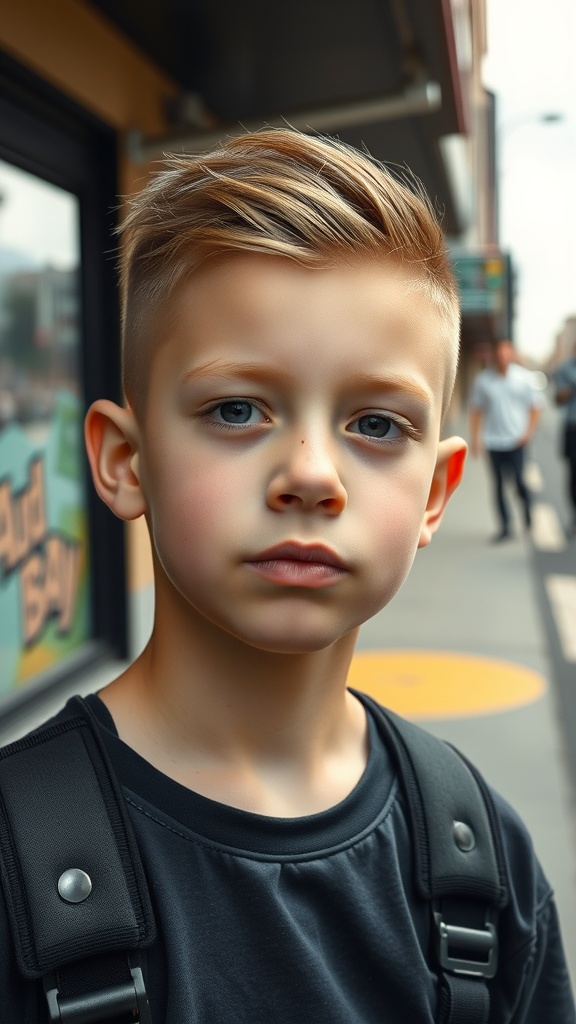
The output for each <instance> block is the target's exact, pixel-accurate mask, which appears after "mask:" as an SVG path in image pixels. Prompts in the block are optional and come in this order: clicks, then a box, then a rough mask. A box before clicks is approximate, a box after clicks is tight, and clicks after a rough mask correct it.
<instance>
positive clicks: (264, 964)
mask: <svg viewBox="0 0 576 1024" xmlns="http://www.w3.org/2000/svg"><path fill="white" fill-rule="evenodd" d="M88 700H89V703H90V706H91V708H92V710H93V711H94V713H95V715H96V717H97V718H98V720H99V722H100V725H101V729H102V735H103V737H104V741H105V743H106V747H107V749H108V752H109V755H110V757H111V760H112V764H113V766H114V768H115V770H116V772H117V775H118V778H119V780H120V782H121V785H122V789H123V792H124V795H125V799H126V802H127V805H128V808H129V813H130V817H131V820H132V823H133V826H134V830H135V833H136V837H137V840H138V844H139V847H140V851H141V855H142V859H143V862H144V867H145V871H146V874H147V877H148V882H149V885H150V891H151V897H152V902H153V905H154V911H155V916H156V921H157V927H158V940H157V941H156V943H155V944H154V946H152V947H151V948H150V949H149V950H148V951H147V953H146V959H145V964H144V968H145V975H146V985H147V990H148V994H149V999H150V1004H151V1012H152V1021H153V1024H175V1022H178V1024H223V1022H226V1024H294V1022H297V1024H351V1022H359V1024H386V1022H390V1024H432V1022H433V1021H435V1019H436V1009H437V1006H436V1004H437V978H436V975H435V971H434V957H433V954H432V953H431V918H430V908H429V906H428V904H427V903H426V902H424V901H422V900H421V899H419V898H418V896H417V894H416V893H415V891H414V887H413V880H412V851H411V843H410V833H409V829H408V824H407V814H406V807H405V801H404V796H403V794H402V792H401V790H400V787H399V783H398V780H397V778H396V777H395V774H394V770H393V767H392V765H391V762H390V760H389V757H388V752H387V749H386V745H385V743H384V741H383V739H382V737H381V736H380V734H379V732H378V729H377V726H376V723H375V719H374V717H373V716H372V714H370V703H369V702H367V708H368V722H369V738H370V755H369V759H368V764H367V767H366V770H365V772H364V774H363V776H362V778H361V779H360V781H359V783H358V785H357V786H356V787H355V788H354V790H353V791H352V792H351V793H350V794H349V796H348V797H347V798H346V799H345V800H343V801H342V802H341V803H339V804H338V805H337V806H335V807H333V808H331V809H329V810H327V811H324V812H322V813H320V814H314V815H311V816H309V817H303V818H296V819H285V818H270V817H265V816H262V815H258V814H251V813H249V812H246V811H241V810H238V809H236V808H232V807H228V806H225V805H223V804H220V803H217V802H215V801H213V800H209V799H208V798H206V797H203V796H201V795H199V794H197V793H194V792H192V791H191V790H189V789H187V788H186V787H184V786H181V785H179V784H178V783H176V782H174V781H173V780H171V779H169V778H168V777H166V776H165V775H163V774H162V773H161V772H159V771H157V770H156V769H155V768H153V767H152V766H151V765H150V764H149V763H148V762H147V761H145V760H144V759H143V758H141V757H140V756H139V755H138V754H136V753H135V752H134V751H133V750H132V749H131V748H129V747H128V746H126V744H124V743H123V742H122V741H121V740H120V739H119V738H118V736H117V734H116V730H115V728H114V723H113V721H112V718H111V716H110V714H109V712H108V711H107V709H106V707H105V706H104V704H103V703H102V702H101V701H100V700H99V699H98V698H97V697H95V696H92V697H90V698H88ZM496 801H497V807H498V810H499V813H500V815H501V817H502V821H503V825H504V835H505V847H506V855H507V857H508V860H509V863H510V872H511V878H512V880H513V885H512V890H513V891H512V898H511V901H510V904H509V906H508V908H507V909H506V910H505V911H504V912H503V914H502V915H501V919H500V927H499V934H500V949H501V955H500V969H499V971H498V975H497V977H496V979H495V980H494V981H493V982H491V983H490V986H491V1015H490V1021H491V1024H575V1022H576V1014H575V1011H574V1003H573V1000H572V995H571V992H570V985H569V981H568V977H567V972H566V967H565V963H564V957H563V953H562V947H561V941H560V936H559V931H558V923H557V918H556V912H555V907H554V903H553V900H552V894H551V891H550V887H549V885H548V883H547V881H546V879H545V878H544V876H543V873H542V871H541V869H540V867H539V865H538V863H537V861H536V859H535V857H534V854H533V851H532V846H531V842H530V839H529V836H528V834H527V833H526V830H525V828H524V826H523V825H522V824H521V822H520V821H519V820H518V818H517V817H516V815H515V814H514V812H513V811H512V810H511V809H510V808H509V807H508V805H507V804H505V802H504V801H503V800H502V799H501V798H500V797H496ZM7 930H8V929H7V921H6V912H5V907H4V903H3V901H2V902H0V949H2V950H8V953H7V955H6V956H4V955H2V959H1V962H0V1007H2V1008H3V1013H2V1021H3V1022H5V1024H12V1022H14V1024H42V1022H43V1021H44V1020H45V1019H46V1016H45V1011H44V1007H43V1004H42V999H43V996H41V997H40V996H38V995H37V988H36V987H35V986H33V985H31V984H30V983H26V982H24V981H23V979H20V978H19V977H18V975H17V973H16V967H15V963H14V960H13V952H12V950H11V943H10V941H9V939H8V936H7ZM7 1007H9V1012H8V1017H7V1018H6V1017H5V1016H4V1011H5V1010H6V1008H7Z"/></svg>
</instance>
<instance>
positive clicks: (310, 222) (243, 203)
mask: <svg viewBox="0 0 576 1024" xmlns="http://www.w3.org/2000/svg"><path fill="white" fill-rule="evenodd" d="M121 232H122V235H123V245H122V247H121V255H120V276H121V287H122V353H123V383H124V391H125V394H126V397H127V399H128V401H129V403H130V405H131V406H132V408H133V409H134V410H135V411H136V412H137V413H138V412H140V411H141V410H142V408H143V405H144V403H145V396H146V390H147V378H148V370H149V363H150V359H151V356H152V354H153V350H154V344H155V343H156V344H158V329H159V327H160V324H161V321H162V318H164V319H166V317H168V316H169V308H170V299H171V298H172V297H173V296H174V293H175V291H176V289H177V288H178V287H179V286H180V285H181V284H182V283H183V282H184V281H185V280H186V279H187V278H188V277H189V275H190V274H192V273H193V272H194V270H195V269H196V268H197V267H199V266H200V265H201V264H202V263H203V262H204V261H205V260H206V259H208V258H210V257H212V256H215V255H217V254H225V253H229V254H230V253H260V254H268V255H276V256H283V257H285V258H288V259H292V260H295V261H296V262H297V263H299V264H300V265H301V266H304V267H308V268H311V269H314V268H317V269H327V268H329V267H331V266H335V265H336V264H338V263H342V262H349V263H350V264H354V263H358V262H359V261H362V260H369V261H374V260H385V259H388V260H389V259H392V260H394V262H396V263H398V264H399V265H400V264H401V265H402V266H403V267H404V268H405V269H407V270H408V271H409V272H411V271H412V270H413V271H414V287H417V288H422V289H424V290H425V291H426V293H427V294H428V295H429V297H430V299H431V300H432V301H433V302H434V304H435V305H436V306H437V308H438V309H439V311H440V313H441V314H442V315H443V318H444V319H445V322H446V329H447V339H448V342H447V348H448V349H449V350H450V351H451V354H450V355H449V357H448V358H449V361H450V364H451V367H450V373H449V376H450V377H451V378H452V382H453V377H454V374H455V368H456V360H457V347H458V329H459V303H458V293H457V288H456V284H455V281H454V277H453V274H452V270H451V266H450V261H449V259H448V255H447V250H446V245H445V241H444V237H443V233H442V229H441V227H440V223H439V220H438V218H437V216H436V214H435V211H434V208H433V207H432V204H431V202H430V200H429V199H428V197H427V196H426V193H425V191H424V189H423V187H422V185H421V184H420V183H419V182H418V181H417V180H416V179H415V178H413V177H412V176H410V175H408V174H404V175H396V174H393V173H392V172H391V171H390V170H388V169H387V168H386V167H385V166H384V165H382V164H380V163H378V162H377V161H375V160H373V159H372V158H371V157H370V156H368V155H366V154H364V153H361V152H359V151H358V150H355V149H353V148H352V147H350V146H347V145H345V144H344V143H341V142H339V141H337V140H334V139H328V138H324V137H322V138H319V137H313V136H309V135H304V134H302V133H300V132H297V131H294V130H292V129H288V128H287V129H269V130H265V131H261V132H257V133H254V134H246V135H241V136H237V137H234V138H230V139H228V140H227V141H225V142H223V143H222V145H221V146H219V147H218V148H216V149H214V150H211V151H210V152H208V153H203V154H198V155H190V156H171V157H169V158H167V159H166V160H165V162H164V163H163V166H162V169H161V170H160V171H159V172H158V173H157V174H156V175H155V176H154V177H153V178H152V179H151V181H150V182H149V184H148V185H147V186H146V187H145V188H144V189H143V191H142V192H140V193H139V194H138V195H136V196H135V197H134V198H133V199H132V200H130V209H129V212H128V215H127V217H126V219H125V221H124V224H123V226H122V228H121ZM452 382H451V383H452ZM450 388H451V384H450Z"/></svg>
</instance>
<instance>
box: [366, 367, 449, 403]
mask: <svg viewBox="0 0 576 1024" xmlns="http://www.w3.org/2000/svg"><path fill="white" fill-rule="evenodd" d="M346 383H347V386H348V387H349V388H350V390H352V391H356V390H357V391H402V392H408V393H409V394H410V395H413V396H414V398H417V399H419V400H420V401H421V402H425V403H426V404H427V405H429V404H430V402H431V400H432V397H433V394H432V389H430V388H426V387H424V385H421V384H418V383H417V381H415V380H414V379H413V378H412V377H405V376H403V375H402V374H400V373H382V374H381V373H355V374H352V376H350V377H349V378H348V380H347V382H346Z"/></svg>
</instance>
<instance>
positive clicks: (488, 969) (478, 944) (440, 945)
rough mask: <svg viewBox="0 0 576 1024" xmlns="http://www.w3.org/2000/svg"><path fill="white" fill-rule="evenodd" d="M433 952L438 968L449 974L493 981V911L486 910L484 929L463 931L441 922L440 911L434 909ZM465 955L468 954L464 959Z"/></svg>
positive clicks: (495, 965)
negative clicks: (434, 940) (491, 979)
mask: <svg viewBox="0 0 576 1024" xmlns="http://www.w3.org/2000/svg"><path fill="white" fill-rule="evenodd" d="M437 907H438V904H435V909H434V911H433V913H434V921H435V923H436V935H435V939H436V952H437V955H438V959H439V961H440V966H441V967H443V968H444V970H446V971H451V972H452V973H453V974H471V975H474V976H475V977H481V978H493V977H494V975H495V974H496V970H497V968H498V935H497V933H496V920H497V911H495V910H493V909H492V908H491V907H489V908H488V909H487V910H486V916H485V921H484V928H483V929H482V930H481V929H479V928H465V927H463V926H462V925H455V924H448V923H447V922H446V921H443V920H442V910H441V909H436V908H437ZM468 953H469V954H470V955H469V956H468Z"/></svg>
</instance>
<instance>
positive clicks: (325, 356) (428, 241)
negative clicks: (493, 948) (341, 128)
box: [0, 130, 574, 1024]
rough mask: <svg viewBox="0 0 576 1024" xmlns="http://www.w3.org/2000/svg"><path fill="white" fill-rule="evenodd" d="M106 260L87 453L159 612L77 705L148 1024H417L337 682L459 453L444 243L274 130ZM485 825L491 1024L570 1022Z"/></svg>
mask: <svg viewBox="0 0 576 1024" xmlns="http://www.w3.org/2000/svg"><path fill="white" fill-rule="evenodd" d="M122 260H123V264H122V281H123V292H124V352H123V357H124V382H125V391H126V396H127V402H128V404H127V407H126V408H120V407H119V406H117V405H115V404H113V403H112V402H109V401H106V400H101V401H98V402H96V403H95V404H94V405H93V406H92V408H91V409H90V411H89V413H88V416H87V420H86V440H87V448H88V454H89V458H90V464H91V468H92V473H93V478H94V483H95V486H96V488H97V490H98V493H99V494H100V496H101V497H102V498H103V500H104V501H105V502H106V503H107V504H108V505H109V507H110V508H111V509H112V511H113V512H114V513H115V514H116V515H118V516H120V517H121V518H122V519H125V520H131V519H135V518H137V517H139V516H141V515H144V516H145V517H146V520H147V523H148V527H149V530H150V536H151V539H152V547H153V559H154V571H155V587H156V609H155V620H154V629H153V633H152V636H151V638H150V642H149V644H148V646H147V648H146V649H145V651H144V652H143V654H142V655H141V656H140V657H139V658H138V659H137V661H136V662H135V663H134V664H132V665H131V666H130V667H129V668H128V669H127V670H126V671H125V672H124V673H123V674H122V675H121V676H120V677H119V678H118V679H116V680H115V681H114V682H112V683H111V684H110V685H109V686H108V687H106V688H105V689H104V690H102V691H101V693H100V694H99V695H98V696H93V697H92V698H90V703H91V707H92V709H93V711H94V713H95V715H96V716H97V718H98V719H99V721H100V723H101V732H102V736H103V737H104V742H105V744H106V747H107V749H108V752H109V754H110V757H111V760H112V763H113V765H114V768H115V769H116V773H117V775H118V777H119V779H120V782H121V784H122V787H123V792H124V796H125V799H126V802H127V804H128V808H129V811H130V816H131V818H132V821H133V825H134V829H135V832H136V836H137V839H138V843H139V846H140V850H141V853H142V857H143V861H144V867H145V871H146V874H147V877H148V882H149V885H150V889H151V894H152V900H153V903H154V909H155V914H156V920H157V927H158V939H157V941H156V943H155V944H154V945H153V946H152V947H151V948H150V949H149V950H148V951H147V959H146V964H145V975H146V987H147V991H148V995H149V998H150V1006H151V1019H152V1021H153V1022H154V1024H160V1022H176V1021H179V1022H182V1024H192V1022H198V1024H222V1022H224V1021H231V1022H232V1021H234V1022H235V1024H264V1022H267V1024H268V1022H274V1024H288V1022H295V1021H301V1022H306V1024H308V1022H310V1024H311V1022H314V1024H329V1022H330V1024H351V1022H352V1021H359V1022H364V1024H371V1022H374V1024H376V1022H378V1024H380V1022H382V1021H393V1022H394V1024H416V1022H417V1024H421V1022H422V1024H423V1022H432V1021H434V1020H437V1019H438V1013H439V1002H440V997H439V994H438V979H437V976H436V967H435V961H434V960H433V956H432V954H431V950H430V945H431V925H430V913H429V907H428V906H427V904H425V902H424V901H422V900H420V899H419V898H418V896H417V894H416V892H415V889H414V883H413V877H412V850H411V841H410V838H409V830H408V825H407V821H406V806H405V799H404V797H403V795H402V793H401V792H400V791H399V788H398V783H397V780H396V778H395V774H394V770H393V768H392V764H391V760H390V758H389V754H388V750H387V747H386V743H385V742H384V740H383V738H382V737H381V735H380V733H379V731H378V728H377V726H376V719H375V716H374V709H373V707H372V705H371V704H370V702H369V701H368V700H366V699H364V698H362V697H358V696H356V695H353V694H352V693H351V692H349V691H348V690H347V689H346V676H347V671H348V666H349V663H350V659H351V657H352V653H353V650H354V644H355V640H356V636H357V631H358V628H359V626H360V624H361V623H362V622H364V621H365V620H366V619H367V618H368V617H370V616H371V615H373V614H374V613H375V612H377V611H378V610H379V609H381V608H382V607H384V605H386V604H387V602H388V601H389V600H390V599H391V598H392V597H393V595H394V593H395V592H396V591H397V590H398V588H399V587H400V585H401V584H402V582H403V580H404V579H405V577H406V575H407V573H408V572H409V569H410V565H411V563H412V560H413V558H414V555H415V553H416V550H417V549H418V548H420V547H423V546H425V545H426V544H428V543H429V541H430V539H431V537H432V534H433V533H434V531H435V530H436V529H437V527H438V525H439V523H440V520H441V517H442V513H443V510H444V507H445V505H446V502H447V501H448V499H449V497H450V495H451V493H452V491H453V490H454V489H455V487H456V486H457V484H458V482H459V479H460V476H461V473H462V467H463V462H464V457H465V444H464V442H463V441H462V440H461V439H460V438H458V437H451V438H447V439H444V440H440V429H441V424H442V417H443V414H444V412H445V410H446V408H447V405H448V403H449V400H450V394H451V389H452V385H453V381H454V376H455V371H456V362H457V347H458V323H459V314H458V302H457V295H456V290H455V286H454V282H453V278H452V275H451V272H450V268H449V263H448V260H447V257H446V253H445V250H444V245H443V241H442V236H441V232H440V228H439V226H438V224H437V223H436V221H435V219H434V217H433V215H432V213H431V211H430V209H429V207H428V205H427V203H426V201H425V200H424V198H423V197H422V196H421V195H417V194H414V193H413V192H412V191H410V189H408V188H407V187H406V186H405V185H403V184H401V183H399V182H398V181H396V180H394V179H393V178H392V177H391V176H390V175H388V174H387V173H386V172H385V171H384V170H383V169H382V168H380V167H378V166H376V165H375V164H374V163H372V162H371V161H370V160H369V159H368V158H367V157H365V156H363V155H361V154H359V153H356V152H354V151H352V150H350V149H348V148H346V147H344V146H342V145H340V144H338V143H336V142H329V141H324V140H319V139H313V138H308V137H305V136H301V135H299V134H297V133H295V132H292V131H288V130H286V131H284V130H282V131H265V132H262V133H260V134H257V135H247V136H244V137H242V138H239V139H234V140H231V141H229V142H227V143H226V144H225V145H223V146H222V148H221V149H219V150H217V151H215V152H213V153H210V154H208V155H206V156H203V157H198V158H192V157H190V158H189V157H183V158H174V159H171V160H170V161H169V162H168V167H167V169H166V170H165V171H164V172H163V173H162V174H160V175H159V176H158V177H157V178H156V179H155V180H154V181H152V183H151V184H150V185H149V186H148V187H147V189H146V190H145V191H144V192H143V193H142V194H141V195H140V196H138V197H137V199H136V200H135V203H134V206H133V209H132V212H131V213H130V215H129V217H128V219H127V222H126V225H125V246H124V252H123V256H122ZM499 806H500V807H501V814H502V817H503V819H504V828H505V831H506V835H507V857H508V858H509V860H510V864H511V871H512V875H513V877H514V888H513V893H512V898H511V900H510V903H509V905H508V907H507V909H506V910H505V911H504V912H503V914H502V917H501V942H502V946H503V949H504V951H505V952H504V954H503V959H504V962H503V964H502V966H501V968H500V971H499V973H498V976H497V979H496V981H495V982H493V983H491V985H492V989H493V991H492V1006H491V1016H490V1020H491V1021H493V1022H496V1021H498V1024H504V1022H505V1021H514V1022H515V1024H519V1022H529V1024H536V1022H538V1024H541V1022H543V1021H546V1022H547V1024H554V1022H556V1024H561V1022H562V1024H568V1022H572V1021H573V1020H574V1010H573V1004H572V1000H571V996H570V990H569V983H568V979H567V975H566V967H565V965H564V961H563V955H562V950H561V942H560V938H559V933H558V925H557V920H556V915H555V910H554V904H553V901H552V896H551V893H550V890H549V887H548V885H547V883H546V881H545V879H544V878H543V876H542V873H541V870H540V868H539V867H538V865H537V863H536V861H535V859H534V857H533V854H532V852H531V847H530V841H529V838H528V837H527V835H526V833H525V831H524V829H523V827H522V826H521V825H520V824H519V823H518V821H517V820H516V818H515V817H514V816H513V814H512V812H510V810H509V809H508V808H507V807H506V806H505V805H504V804H503V803H499ZM1 938H2V935H1V934H0V939H1ZM2 984H3V987H2V988H1V989H0V997H1V998H3V1005H6V1004H7V1002H8V1001H9V1000H11V1003H9V1005H12V1006H20V1007H23V1006H24V998H25V996H24V989H25V988H26V985H25V983H23V982H22V981H20V980H15V977H14V975H12V980H11V981H10V982H8V981H7V980H6V979H4V980H3V983H2ZM8 985H11V986H12V987H11V988H10V989H8V993H9V994H8V995H6V989H7V986H8ZM29 988H30V985H29V984H28V989H29ZM39 1006H40V1002H39V1003H38V1007H39ZM37 1012H38V1017H37V1018H36V1017H31V1018H29V1019H32V1020H36V1019H38V1020H42V1019H44V1018H43V1017H41V1016H40V1011H39V1010H38V1011H37ZM14 1019H18V1020H19V1021H24V1020H26V1019H27V1018H26V1017H25V1016H24V1014H23V1013H22V1012H21V1013H20V1015H19V1016H17V1017H15V1018H14ZM444 1019H445V1020H448V1019H450V1020H451V1019H452V1018H448V1017H445V1018H444Z"/></svg>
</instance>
